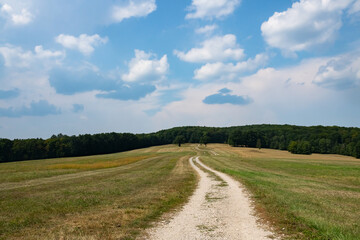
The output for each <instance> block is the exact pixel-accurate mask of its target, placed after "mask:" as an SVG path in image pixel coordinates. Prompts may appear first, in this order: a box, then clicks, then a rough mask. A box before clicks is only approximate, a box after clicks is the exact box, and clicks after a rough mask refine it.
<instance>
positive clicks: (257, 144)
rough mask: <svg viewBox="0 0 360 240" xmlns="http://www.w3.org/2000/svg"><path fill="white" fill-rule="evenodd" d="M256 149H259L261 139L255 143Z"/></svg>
mask: <svg viewBox="0 0 360 240" xmlns="http://www.w3.org/2000/svg"><path fill="white" fill-rule="evenodd" d="M256 148H258V149H261V139H258V140H257V142H256Z"/></svg>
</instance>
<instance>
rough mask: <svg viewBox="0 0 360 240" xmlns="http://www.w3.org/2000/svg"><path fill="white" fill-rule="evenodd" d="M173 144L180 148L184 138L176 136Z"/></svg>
mask: <svg viewBox="0 0 360 240" xmlns="http://www.w3.org/2000/svg"><path fill="white" fill-rule="evenodd" d="M173 143H174V144H178V145H179V147H181V144H183V143H185V137H184V136H183V135H178V136H176V138H175V139H174V142H173Z"/></svg>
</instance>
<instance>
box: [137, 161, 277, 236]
mask: <svg viewBox="0 0 360 240" xmlns="http://www.w3.org/2000/svg"><path fill="white" fill-rule="evenodd" d="M189 161H190V164H191V166H192V167H193V168H194V169H195V170H196V171H197V173H198V174H199V175H200V180H199V184H198V187H197V189H196V190H195V192H194V194H193V196H192V197H191V198H190V200H189V202H188V203H187V204H186V205H185V206H184V207H183V208H182V210H181V211H179V212H178V213H176V214H174V215H173V216H172V217H171V218H170V220H165V221H163V222H161V223H159V224H158V226H157V227H155V228H153V229H150V230H149V231H148V232H147V235H146V237H145V238H144V237H143V238H144V239H154V240H155V239H156V240H160V239H164V240H165V239H166V240H167V239H172V240H174V239H182V240H185V239H189V240H190V239H191V240H193V239H231V240H235V239H273V237H271V236H273V234H272V233H271V232H270V231H268V230H265V229H266V227H265V226H259V225H258V224H257V220H256V218H255V217H254V216H253V214H252V211H253V210H252V207H251V204H250V200H249V198H248V196H247V194H246V193H245V192H244V190H243V189H242V187H241V186H240V184H239V183H238V182H237V181H235V180H233V179H232V178H230V177H229V176H227V175H226V174H223V173H220V172H218V171H215V170H213V169H211V168H209V167H207V166H206V165H204V164H203V163H202V162H200V160H199V158H198V157H197V158H190V159H189ZM194 162H195V163H196V164H198V165H199V166H201V167H202V168H204V169H206V170H207V171H210V172H212V173H214V174H216V176H217V177H214V176H212V175H211V174H209V173H206V172H205V171H204V170H202V169H201V168H199V167H198V166H196V164H194Z"/></svg>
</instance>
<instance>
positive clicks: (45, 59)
mask: <svg viewBox="0 0 360 240" xmlns="http://www.w3.org/2000/svg"><path fill="white" fill-rule="evenodd" d="M0 54H1V55H2V56H3V57H4V60H5V66H6V67H17V68H29V67H30V66H32V65H33V64H35V63H42V65H49V64H51V63H52V62H54V61H55V63H57V62H58V61H59V60H61V59H63V58H64V56H65V54H64V53H63V52H60V51H50V50H44V49H43V47H42V46H41V45H40V46H36V47H35V49H34V52H32V51H24V50H23V49H22V48H21V47H15V46H12V45H7V46H4V47H0ZM50 60H52V61H50ZM39 61H40V62H39Z"/></svg>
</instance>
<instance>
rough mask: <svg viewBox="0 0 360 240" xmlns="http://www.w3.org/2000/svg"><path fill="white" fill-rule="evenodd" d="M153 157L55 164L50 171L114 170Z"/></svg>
mask: <svg viewBox="0 0 360 240" xmlns="http://www.w3.org/2000/svg"><path fill="white" fill-rule="evenodd" d="M154 156H155V155H152V156H135V157H126V158H120V159H115V160H112V161H104V162H103V161H100V162H94V163H64V164H54V165H50V166H48V167H47V168H48V169H81V170H94V169H102V168H112V167H119V166H123V165H127V164H130V163H134V162H137V161H140V160H143V159H145V158H151V157H154Z"/></svg>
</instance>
